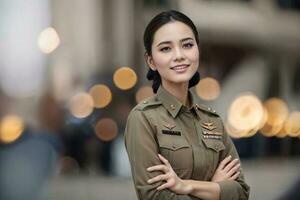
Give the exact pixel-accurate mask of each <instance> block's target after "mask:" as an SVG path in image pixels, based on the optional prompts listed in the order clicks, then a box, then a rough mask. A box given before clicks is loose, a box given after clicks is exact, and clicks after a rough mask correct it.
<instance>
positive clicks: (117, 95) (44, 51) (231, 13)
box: [0, 0, 300, 200]
mask: <svg viewBox="0 0 300 200" xmlns="http://www.w3.org/2000/svg"><path fill="white" fill-rule="evenodd" d="M169 9H176V10H179V11H181V12H183V13H185V14H186V15H188V16H189V17H190V18H191V19H192V20H193V21H194V22H195V24H196V25H197V28H198V30H199V34H200V41H201V62H200V67H199V72H200V75H201V81H200V82H199V84H198V85H197V86H196V87H195V88H193V92H194V93H195V94H197V95H198V96H199V103H200V104H204V105H207V106H209V107H211V108H212V109H213V110H216V111H217V112H218V113H219V115H220V116H221V117H222V119H223V120H224V123H225V125H226V129H227V132H228V133H229V134H230V135H231V137H232V138H233V140H234V143H235V145H236V147H237V150H238V152H239V155H240V157H241V160H242V164H243V168H244V171H245V176H246V180H247V182H248V183H249V185H250V186H251V197H250V199H263V200H265V199H266V200H267V199H299V198H300V197H299V196H297V195H299V194H297V190H299V187H300V181H299V179H300V171H299V169H300V103H299V102H300V1H298V0H27V1H22V0H0V199H1V200H2V199H3V200H19V199H20V200H46V199H47V200H48V199H49V200H50V199H51V200H52V199H53V200H62V199H64V200H65V199H72V200H77V199H78V200H81V199H90V200H94V199H103V200H114V199H124V200H126V199H128V200H132V199H136V197H135V192H134V188H133V184H132V181H131V177H130V176H131V175H130V166H129V162H128V158H127V154H126V151H125V148H124V141H123V133H124V128H125V124H126V118H127V115H128V113H129V112H130V110H131V109H132V108H133V107H134V106H135V105H136V104H137V103H138V102H140V101H141V100H143V99H144V98H146V97H149V96H151V95H153V93H152V89H151V83H150V82H148V81H147V80H146V72H147V70H148V68H147V66H146V64H145V62H144V57H143V54H144V47H143V42H142V36H143V31H144V28H145V26H146V24H147V23H148V22H149V20H150V19H151V18H152V17H153V16H154V15H156V14H157V13H159V12H160V11H163V10H169Z"/></svg>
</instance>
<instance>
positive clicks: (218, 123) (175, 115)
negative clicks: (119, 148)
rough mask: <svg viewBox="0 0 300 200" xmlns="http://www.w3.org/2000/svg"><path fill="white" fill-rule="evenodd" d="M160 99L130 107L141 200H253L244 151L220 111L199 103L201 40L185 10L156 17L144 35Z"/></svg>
mask: <svg viewBox="0 0 300 200" xmlns="http://www.w3.org/2000/svg"><path fill="white" fill-rule="evenodd" d="M144 46H145V49H146V53H145V60H146V62H147V64H148V66H149V71H148V74H147V78H148V79H149V80H152V81H153V85H152V88H153V91H154V93H155V96H153V97H150V98H147V99H146V100H144V101H142V102H141V103H139V104H138V105H137V106H136V107H135V108H133V110H132V111H131V112H130V114H129V116H128V119H127V124H126V129H125V145H126V149H127V153H128V157H129V161H130V164H131V171H132V176H133V181H134V186H135V190H136V193H137V196H138V199H140V200H148V199H149V200H150V199H151V200H156V199H157V200H158V199H160V200H161V199H168V200H177V199H178V200H179V199H181V200H182V199H186V200H188V199H222V200H225V199H226V200H228V199H236V200H243V199H248V198H249V186H248V185H247V184H246V182H245V179H244V176H243V173H242V170H241V164H240V161H239V156H238V153H237V151H236V149H235V146H234V144H233V143H232V140H231V139H230V137H229V136H228V134H227V133H226V131H225V129H224V126H223V122H222V120H221V118H220V117H219V115H217V114H216V113H215V111H213V110H211V109H210V108H207V107H204V106H199V105H197V104H195V98H196V97H195V96H194V95H193V94H192V93H191V92H190V91H189V88H191V87H193V86H195V85H196V84H197V83H198V82H199V79H200V75H199V73H198V71H197V70H198V66H199V57H200V56H199V55H200V48H199V38H198V32H197V29H196V27H195V25H194V23H193V22H192V21H191V20H190V19H189V18H188V17H187V16H185V15H184V14H183V13H180V12H178V11H173V10H171V11H166V12H162V13H160V14H158V15H157V16H155V17H154V18H153V19H152V20H151V21H150V23H149V24H148V26H147V27H146V29H145V32H144Z"/></svg>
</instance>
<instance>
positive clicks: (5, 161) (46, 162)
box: [0, 96, 62, 200]
mask: <svg viewBox="0 0 300 200" xmlns="http://www.w3.org/2000/svg"><path fill="white" fill-rule="evenodd" d="M45 100H46V101H45ZM53 103H54V102H53V101H51V100H50V101H49V97H48V96H45V98H44V99H42V100H41V104H40V107H39V109H40V111H41V110H42V112H40V115H39V117H40V118H39V119H40V124H41V127H40V129H33V128H31V127H30V126H28V125H25V128H24V130H23V133H22V135H21V136H20V138H18V139H17V140H16V141H14V142H12V143H8V144H4V143H2V144H1V143H0V191H1V192H0V200H43V199H48V198H49V197H48V194H49V191H48V189H49V188H48V182H49V180H51V177H52V176H53V175H54V172H55V170H56V168H57V162H58V155H59V152H61V150H62V146H61V142H60V140H59V138H58V137H57V136H56V134H55V133H54V132H56V131H58V129H59V128H58V126H57V123H54V121H53V119H54V118H56V117H58V118H60V119H61V117H60V116H59V115H61V113H60V112H56V111H55V109H57V108H56V106H57V105H54V104H53ZM49 109H50V110H51V111H50V110H49ZM2 114H3V115H4V114H5V113H2ZM41 114H42V115H41ZM0 115H1V114H0ZM45 116H47V117H45ZM56 120H57V119H56ZM56 122H58V121H56Z"/></svg>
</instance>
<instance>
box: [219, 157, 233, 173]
mask: <svg viewBox="0 0 300 200" xmlns="http://www.w3.org/2000/svg"><path fill="white" fill-rule="evenodd" d="M230 160H231V155H230V156H228V157H226V158H225V159H224V160H222V161H221V163H220V165H219V167H218V168H219V169H221V170H222V169H224V167H225V166H226V165H227V164H228V163H229V162H230Z"/></svg>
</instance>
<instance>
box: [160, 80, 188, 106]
mask: <svg viewBox="0 0 300 200" xmlns="http://www.w3.org/2000/svg"><path fill="white" fill-rule="evenodd" d="M162 86H163V87H164V88H165V90H167V91H168V92H169V93H170V94H172V95H173V96H175V97H176V98H177V99H178V100H179V101H180V102H181V103H182V104H183V105H186V106H188V103H189V102H188V83H170V82H167V81H162Z"/></svg>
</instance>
